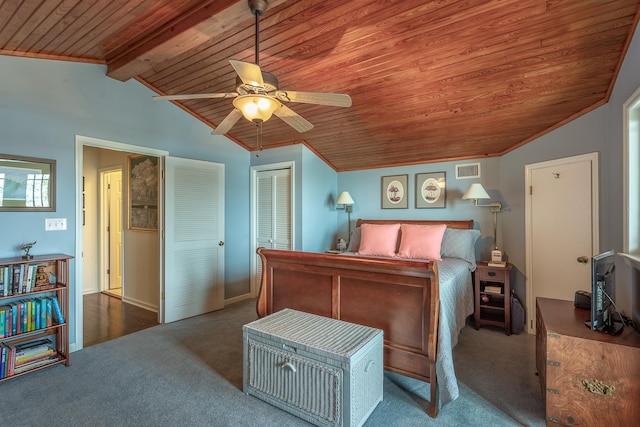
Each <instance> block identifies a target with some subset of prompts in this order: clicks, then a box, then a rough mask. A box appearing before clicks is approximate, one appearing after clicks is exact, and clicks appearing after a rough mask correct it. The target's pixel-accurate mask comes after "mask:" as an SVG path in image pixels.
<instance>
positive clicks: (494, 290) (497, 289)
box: [484, 285, 502, 294]
mask: <svg viewBox="0 0 640 427" xmlns="http://www.w3.org/2000/svg"><path fill="white" fill-rule="evenodd" d="M484 292H486V293H489V294H501V293H502V286H494V285H486V286H485V287H484Z"/></svg>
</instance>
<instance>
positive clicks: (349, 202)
mask: <svg viewBox="0 0 640 427" xmlns="http://www.w3.org/2000/svg"><path fill="white" fill-rule="evenodd" d="M355 203H356V202H354V201H353V197H351V194H349V192H348V191H343V192H342V193H340V195H338V198H337V199H336V209H337V210H340V211H345V212H346V213H347V222H348V223H349V236H348V238H349V239H350V238H351V212H353V205H354V204H355ZM340 205H342V206H340Z"/></svg>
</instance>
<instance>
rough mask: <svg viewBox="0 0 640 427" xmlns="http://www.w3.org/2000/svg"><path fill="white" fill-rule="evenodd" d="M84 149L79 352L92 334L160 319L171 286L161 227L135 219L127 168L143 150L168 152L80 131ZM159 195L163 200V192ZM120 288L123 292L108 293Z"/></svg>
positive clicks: (80, 165)
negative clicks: (163, 268) (140, 226)
mask: <svg viewBox="0 0 640 427" xmlns="http://www.w3.org/2000/svg"><path fill="white" fill-rule="evenodd" d="M76 154H77V156H76V177H77V181H76V194H77V195H78V204H77V208H78V210H77V212H76V215H77V216H76V218H77V220H76V227H77V228H76V239H77V240H76V249H77V252H76V283H77V284H78V286H76V293H75V313H76V316H75V330H74V331H70V335H71V334H73V333H74V332H75V334H74V335H75V336H71V337H70V338H71V340H73V339H74V338H75V340H74V341H75V342H74V341H71V342H74V344H72V346H71V348H70V349H71V351H76V350H79V349H81V348H83V347H84V344H85V341H86V343H87V345H92V344H95V343H98V342H103V341H106V340H109V339H113V338H115V337H117V336H121V335H125V334H128V333H131V332H133V331H135V330H139V329H143V328H145V327H149V326H153V325H157V324H158V323H160V319H161V317H160V314H159V310H160V307H159V305H160V295H161V289H162V287H163V285H164V284H163V282H162V276H161V275H160V260H161V248H160V239H159V232H158V230H137V229H135V230H134V229H130V228H129V227H128V226H127V218H128V215H127V207H128V206H129V203H128V190H127V189H128V188H129V187H128V173H127V171H128V170H129V168H130V163H131V161H132V159H134V158H135V157H138V156H140V155H147V156H155V157H157V158H158V159H162V158H163V156H166V155H167V153H166V152H164V151H159V150H152V149H146V148H142V147H136V146H131V145H126V144H121V143H117V142H111V141H105V140H99V139H94V138H89V137H83V136H76ZM109 184H110V185H109ZM109 187H110V188H109ZM159 199H160V203H162V193H160V195H159ZM82 202H84V203H82ZM161 221H162V218H159V219H158V223H162V222H161ZM107 227H110V229H109V230H107ZM107 231H109V233H107ZM127 253H129V254H132V256H131V257H129V256H126V254H127ZM112 260H113V261H112ZM118 287H119V288H120V289H121V290H122V291H123V292H122V295H121V299H120V298H113V297H111V296H108V295H107V294H106V293H104V292H103V291H105V290H107V291H108V290H109V289H110V288H111V289H112V290H115V289H117V288H118Z"/></svg>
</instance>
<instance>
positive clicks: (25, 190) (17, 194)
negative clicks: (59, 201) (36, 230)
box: [0, 154, 56, 211]
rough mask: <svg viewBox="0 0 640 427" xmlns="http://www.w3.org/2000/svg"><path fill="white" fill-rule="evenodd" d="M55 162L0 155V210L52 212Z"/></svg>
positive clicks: (53, 209) (53, 208)
mask: <svg viewBox="0 0 640 427" xmlns="http://www.w3.org/2000/svg"><path fill="white" fill-rule="evenodd" d="M55 166H56V161H55V160H47V159H37V158H33V157H22V156H14V155H6V154H0V211H55V207H56V203H55Z"/></svg>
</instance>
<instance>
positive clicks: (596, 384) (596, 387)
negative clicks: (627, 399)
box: [582, 380, 616, 396]
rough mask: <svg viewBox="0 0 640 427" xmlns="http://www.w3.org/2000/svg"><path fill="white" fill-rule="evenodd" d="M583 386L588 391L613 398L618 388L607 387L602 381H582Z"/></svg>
mask: <svg viewBox="0 0 640 427" xmlns="http://www.w3.org/2000/svg"><path fill="white" fill-rule="evenodd" d="M582 385H584V388H585V389H586V390H587V391H590V392H591V393H593V394H599V395H601V396H613V390H615V389H616V388H615V387H614V386H612V385H606V384H605V383H603V382H602V381H600V380H593V381H587V380H582Z"/></svg>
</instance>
